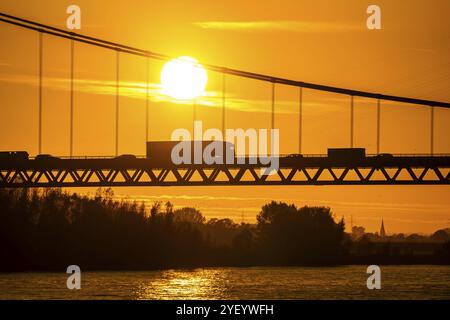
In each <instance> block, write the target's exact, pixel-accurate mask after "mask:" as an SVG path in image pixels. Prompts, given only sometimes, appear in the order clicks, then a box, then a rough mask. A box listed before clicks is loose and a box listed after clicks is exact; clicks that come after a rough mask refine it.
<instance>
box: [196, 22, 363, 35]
mask: <svg viewBox="0 0 450 320" xmlns="http://www.w3.org/2000/svg"><path fill="white" fill-rule="evenodd" d="M194 25H195V26H197V27H200V28H203V29H213V30H225V31H250V32H258V31H287V32H300V33H323V32H324V33H333V32H350V31H356V30H359V29H360V28H359V27H357V26H356V25H350V24H344V23H330V22H313V21H296V20H260V21H201V22H194Z"/></svg>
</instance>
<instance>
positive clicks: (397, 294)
mask: <svg viewBox="0 0 450 320" xmlns="http://www.w3.org/2000/svg"><path fill="white" fill-rule="evenodd" d="M67 276H68V275H67V274H65V273H64V272H61V273H35V272H33V273H4V274H0V299H450V266H381V289H380V290H369V289H367V286H366V280H367V277H368V276H369V275H368V274H367V273H366V266H340V267H321V268H309V267H308V268H307V267H252V268H201V269H192V270H178V269H177V270H159V271H145V272H140V271H115V272H83V271H82V273H81V289H80V290H69V289H67V287H66V279H67Z"/></svg>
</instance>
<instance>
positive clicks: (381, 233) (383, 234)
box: [380, 219, 386, 238]
mask: <svg viewBox="0 0 450 320" xmlns="http://www.w3.org/2000/svg"><path fill="white" fill-rule="evenodd" d="M380 237H382V238H384V237H386V230H384V221H383V219H381V228H380Z"/></svg>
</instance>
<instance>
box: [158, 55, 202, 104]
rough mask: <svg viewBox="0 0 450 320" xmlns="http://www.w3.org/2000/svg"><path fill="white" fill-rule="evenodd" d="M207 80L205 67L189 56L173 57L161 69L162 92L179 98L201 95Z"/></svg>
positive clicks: (184, 98)
mask: <svg viewBox="0 0 450 320" xmlns="http://www.w3.org/2000/svg"><path fill="white" fill-rule="evenodd" d="M207 82H208V75H207V73H206V70H205V68H203V66H202V65H201V64H199V63H198V61H197V60H196V59H194V58H191V57H186V56H183V57H179V58H177V59H173V60H171V61H169V62H167V63H166V64H165V65H164V67H163V69H162V71H161V86H162V93H163V94H166V95H168V96H170V97H172V98H175V99H179V100H189V99H194V98H197V97H199V96H201V95H203V93H204V91H205V87H206V83H207Z"/></svg>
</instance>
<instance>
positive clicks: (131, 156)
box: [114, 154, 137, 161]
mask: <svg viewBox="0 0 450 320" xmlns="http://www.w3.org/2000/svg"><path fill="white" fill-rule="evenodd" d="M136 159H137V157H136V156H135V155H134V154H121V155H120V156H117V157H115V158H114V160H121V161H122V160H123V161H133V160H136Z"/></svg>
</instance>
